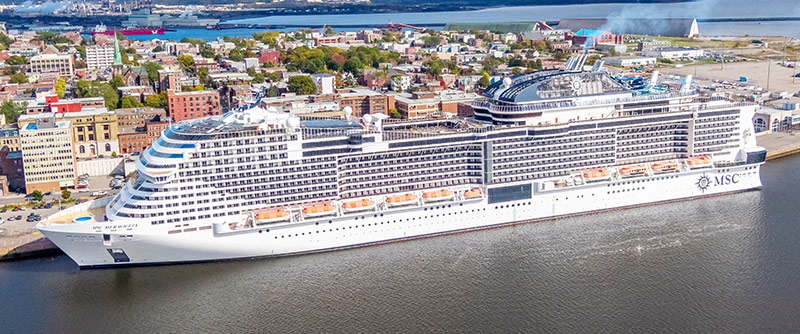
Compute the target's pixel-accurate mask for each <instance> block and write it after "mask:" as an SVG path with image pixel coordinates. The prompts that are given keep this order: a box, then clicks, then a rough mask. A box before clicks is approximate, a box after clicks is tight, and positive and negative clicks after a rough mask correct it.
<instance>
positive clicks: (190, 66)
mask: <svg viewBox="0 0 800 334" xmlns="http://www.w3.org/2000/svg"><path fill="white" fill-rule="evenodd" d="M178 64H180V65H181V69H182V70H183V71H184V72H186V73H194V57H192V55H180V56H178Z"/></svg>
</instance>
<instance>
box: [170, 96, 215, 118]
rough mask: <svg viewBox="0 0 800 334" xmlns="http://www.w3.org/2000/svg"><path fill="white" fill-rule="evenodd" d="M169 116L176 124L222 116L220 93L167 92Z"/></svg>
mask: <svg viewBox="0 0 800 334" xmlns="http://www.w3.org/2000/svg"><path fill="white" fill-rule="evenodd" d="M167 104H168V105H169V116H170V117H172V119H173V120H174V121H176V122H180V121H182V120H185V119H194V118H200V117H206V116H212V115H220V114H221V113H222V106H221V105H220V97H219V92H217V91H213V90H202V91H194V92H176V91H173V90H169V91H167Z"/></svg>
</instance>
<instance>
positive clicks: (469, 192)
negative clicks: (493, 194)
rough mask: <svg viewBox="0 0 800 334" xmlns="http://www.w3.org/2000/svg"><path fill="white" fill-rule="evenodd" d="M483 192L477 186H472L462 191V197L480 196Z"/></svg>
mask: <svg viewBox="0 0 800 334" xmlns="http://www.w3.org/2000/svg"><path fill="white" fill-rule="evenodd" d="M482 196H483V193H482V192H481V190H480V189H478V188H472V189H470V190H467V191H466V192H464V198H466V199H471V198H481V197H482Z"/></svg>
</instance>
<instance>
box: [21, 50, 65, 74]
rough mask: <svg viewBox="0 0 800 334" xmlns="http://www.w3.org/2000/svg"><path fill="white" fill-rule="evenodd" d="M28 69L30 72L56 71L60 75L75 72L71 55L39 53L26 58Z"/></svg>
mask: <svg viewBox="0 0 800 334" xmlns="http://www.w3.org/2000/svg"><path fill="white" fill-rule="evenodd" d="M28 69H29V70H30V72H31V73H58V75H62V76H72V75H74V74H75V68H74V66H73V62H72V55H60V54H39V55H36V56H33V57H31V58H30V59H29V60H28Z"/></svg>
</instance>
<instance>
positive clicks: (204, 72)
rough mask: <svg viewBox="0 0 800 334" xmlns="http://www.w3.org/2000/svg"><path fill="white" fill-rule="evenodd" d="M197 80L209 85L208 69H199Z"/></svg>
mask: <svg viewBox="0 0 800 334" xmlns="http://www.w3.org/2000/svg"><path fill="white" fill-rule="evenodd" d="M197 78H198V79H200V82H202V83H208V67H201V68H198V69H197Z"/></svg>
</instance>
